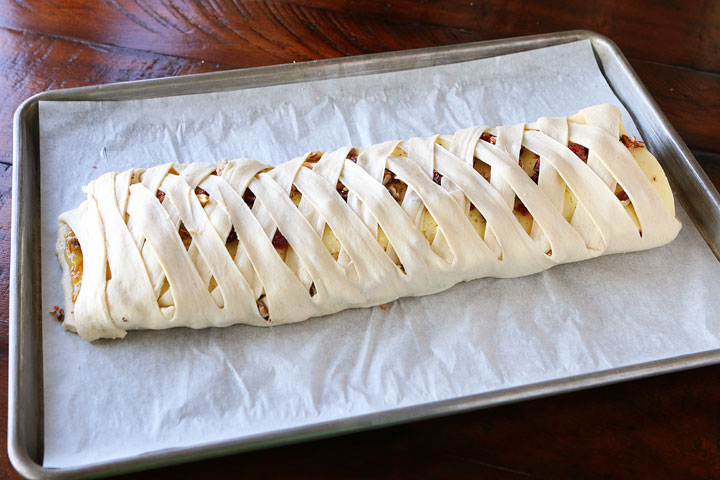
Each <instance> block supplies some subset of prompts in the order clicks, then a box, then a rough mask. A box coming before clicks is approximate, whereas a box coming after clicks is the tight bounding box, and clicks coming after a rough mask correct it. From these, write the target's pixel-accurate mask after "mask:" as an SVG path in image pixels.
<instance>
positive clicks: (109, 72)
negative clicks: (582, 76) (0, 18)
mask: <svg viewBox="0 0 720 480" xmlns="http://www.w3.org/2000/svg"><path fill="white" fill-rule="evenodd" d="M416 40H417V39H416ZM436 40H437V39H431V38H425V39H424V40H422V41H424V42H427V44H423V45H419V46H430V45H435V44H436V43H433V42H435V41H436ZM308 45H310V44H308ZM414 46H418V45H414ZM312 48H316V46H315V45H313V46H312ZM329 53H332V52H328V51H318V52H317V56H322V55H325V54H329ZM355 53H357V52H355ZM631 63H632V64H633V67H634V68H635V69H636V70H637V72H638V74H639V76H640V77H641V78H642V79H643V81H644V82H645V83H646V85H647V86H648V89H649V90H650V92H651V93H652V94H653V96H654V97H655V99H656V100H657V102H658V104H659V105H660V106H661V108H662V109H663V111H664V112H665V113H666V115H667V116H668V118H669V119H670V121H671V122H672V123H673V125H674V126H675V127H676V128H677V129H678V131H679V132H680V135H681V136H682V138H683V139H684V140H685V141H686V142H687V143H688V144H689V145H690V146H692V147H693V148H699V149H703V150H707V151H720V145H719V144H718V142H717V132H718V131H720V117H717V116H709V115H697V114H696V112H698V111H720V95H718V92H720V75H717V74H709V73H704V72H698V71H695V70H691V69H686V68H679V67H672V66H668V65H662V64H656V63H651V62H643V61H637V60H634V61H632V62H631ZM237 66H239V65H232V66H228V65H220V64H211V63H206V62H205V63H203V62H202V61H198V60H191V59H186V58H179V57H171V56H166V55H160V54H153V53H147V52H144V51H138V50H132V49H126V48H118V47H109V46H98V45H88V44H85V43H80V42H74V41H69V40H66V39H60V38H48V37H46V36H44V35H37V34H28V33H25V34H23V33H18V32H14V31H10V30H7V29H1V28H0V69H1V70H4V71H7V72H8V74H7V75H3V76H0V93H2V95H1V96H0V98H2V100H0V163H10V162H11V161H12V149H11V145H12V115H13V112H14V111H15V109H16V108H17V106H18V105H19V104H20V103H21V102H22V101H23V100H24V99H26V98H28V97H30V96H31V95H33V94H35V93H38V92H41V91H45V90H49V89H53V88H66V87H73V86H82V85H94V84H101V83H111V82H116V81H125V80H134V79H141V78H154V77H163V76H175V75H184V74H189V73H201V72H209V71H215V70H222V69H227V68H231V67H237Z"/></svg>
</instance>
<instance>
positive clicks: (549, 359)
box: [40, 41, 720, 467]
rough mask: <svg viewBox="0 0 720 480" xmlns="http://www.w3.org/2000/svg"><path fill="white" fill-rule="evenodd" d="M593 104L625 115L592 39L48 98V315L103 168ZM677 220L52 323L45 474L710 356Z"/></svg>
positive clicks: (698, 268) (259, 154) (46, 323)
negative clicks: (159, 312) (318, 291)
mask: <svg viewBox="0 0 720 480" xmlns="http://www.w3.org/2000/svg"><path fill="white" fill-rule="evenodd" d="M603 102H606V103H613V104H615V105H618V106H621V105H620V102H619V101H618V99H617V98H616V97H615V96H614V95H613V93H612V91H611V90H610V88H609V87H608V85H607V83H606V81H605V80H604V78H603V76H602V74H601V73H600V71H599V69H598V66H597V64H596V61H595V58H594V56H593V53H592V49H591V45H590V43H589V42H588V41H584V42H577V43H573V44H567V45H562V46H557V47H551V48H546V49H543V50H536V51H532V52H527V53H518V54H513V55H508V56H503V57H496V58H490V59H484V60H478V61H473V62H468V63H462V64H454V65H447V66H441V67H433V68H426V69H421V70H414V71H406V72H397V73H388V74H381V75H372V76H363V77H356V78H349V79H348V78H345V79H340V80H326V81H317V82H312V83H306V84H293V85H288V86H274V87H267V88H258V89H252V90H246V91H237V92H229V93H218V94H205V95H194V96H185V97H174V98H162V99H153V100H143V101H128V102H42V103H41V104H40V151H41V175H42V180H41V189H42V202H41V205H42V212H41V214H42V244H43V251H42V292H43V310H44V311H46V312H49V311H50V310H51V309H52V306H53V305H55V304H61V303H62V301H63V300H62V293H61V289H60V286H59V279H60V268H59V267H58V265H57V262H56V259H55V257H54V254H53V245H54V241H55V235H56V224H57V216H58V215H59V214H60V213H61V212H62V211H64V210H66V209H69V208H74V207H75V206H76V205H78V204H79V203H80V202H81V201H82V200H83V198H84V196H83V195H82V193H81V190H80V187H81V186H82V185H84V184H86V183H87V182H88V181H89V180H91V179H92V178H95V177H97V176H98V175H100V174H101V173H103V172H106V171H111V170H123V169H126V168H129V167H131V166H135V167H145V166H151V165H156V164H159V163H163V162H170V161H175V162H190V161H204V162H216V161H217V160H218V159H220V158H222V157H227V158H233V157H242V156H247V157H253V158H256V159H258V160H260V161H263V162H266V163H269V164H277V163H281V162H283V161H285V160H288V159H290V158H292V157H294V156H296V155H298V154H301V153H303V152H305V151H308V150H313V149H335V148H337V147H340V146H342V145H348V144H353V145H369V144H372V143H376V142H380V141H384V140H390V139H407V138H410V137H413V136H428V135H431V134H434V133H452V132H454V131H455V130H457V129H459V128H462V127H467V126H471V125H490V126H494V125H511V124H513V123H517V122H522V121H534V120H535V119H537V118H538V117H540V116H561V115H569V114H573V113H575V112H576V111H578V110H580V109H581V108H583V107H586V106H589V105H593V104H597V103H603ZM623 112H624V117H623V121H624V123H625V126H626V127H627V129H628V130H629V131H630V133H631V134H636V129H635V126H634V125H633V124H632V121H631V119H630V117H629V116H628V114H627V112H625V111H624V109H623ZM651 147H652V146H651ZM653 153H655V154H658V152H653ZM659 153H660V157H661V158H662V152H659ZM678 215H679V217H680V219H681V221H682V222H683V225H684V228H683V230H682V232H681V233H680V235H679V237H678V238H677V240H675V241H674V242H673V243H672V244H670V245H668V246H666V247H663V248H659V249H656V250H652V251H647V252H640V253H633V254H627V255H615V256H610V257H602V258H598V259H595V260H590V261H587V262H582V263H578V264H571V265H563V266H560V267H556V268H554V269H552V270H551V271H547V272H544V273H541V274H537V275H533V276H531V277H526V278H519V279H509V280H497V279H483V280H478V281H474V282H469V283H465V284H462V285H458V286H456V287H454V288H452V289H450V290H449V291H446V292H444V293H441V294H437V295H432V296H428V297H422V298H408V299H402V300H399V301H397V302H394V303H392V304H390V305H388V309H387V310H382V309H380V308H370V309H364V310H352V311H346V312H343V313H340V314H336V315H332V316H329V317H324V318H320V319H313V320H310V321H308V322H304V323H301V324H296V325H289V326H282V327H276V328H271V329H258V328H253V327H247V326H235V327H230V328H225V329H207V330H201V331H192V330H189V329H174V330H169V331H161V332H131V333H130V334H129V335H128V337H127V338H126V339H125V340H121V341H100V342H96V343H94V344H88V343H86V342H84V341H83V340H81V339H80V338H79V337H78V336H76V335H74V334H70V333H67V332H64V331H63V330H62V329H61V328H60V326H59V325H58V324H57V321H56V320H54V319H53V318H52V317H51V316H50V315H46V316H45V318H44V319H43V341H44V353H43V354H44V387H45V392H44V393H45V396H44V401H45V458H44V465H45V466H48V467H69V466H77V465H82V464H86V463H94V462H100V461H106V460H111V459H118V458H123V457H130V456H133V455H137V454H141V453H144V452H150V451H154V450H161V449H166V448H172V447H178V446H189V445H198V444H203V443H207V442H212V441H218V440H225V439H231V438H238V437H243V436H247V435H251V434H255V433H261V432H268V431H272V430H276V429H281V428H287V427H292V426H297V425H303V424H310V423H315V422H321V421H327V420H332V419H337V418H341V417H347V416H353V415H358V414H363V413H369V412H377V411H382V410H386V409H391V408H396V407H400V406H409V405H416V404H421V403H425V402H432V401H436V400H442V399H447V398H453V397H457V396H463V395H469V394H475V393H480V392H487V391H492V390H496V389H500V388H507V387H512V386H517V385H522V384H527V383H531V382H538V381H542V380H549V379H555V378H561V377H566V376H570V375H576V374H582V373H589V372H593V371H597V370H604V369H608V368H614V367H620V366H625V365H630V364H635V363H639V362H645V361H650V360H656V359H661V358H668V357H673V356H676V355H682V354H687V353H693V352H698V351H704V350H708V349H714V348H718V347H720V339H719V338H718V336H717V332H718V331H719V330H718V326H719V323H720V322H719V320H720V319H719V314H718V312H720V300H719V299H720V282H718V280H720V264H719V263H718V262H717V260H716V259H715V257H714V256H713V255H712V253H711V252H710V250H709V249H708V248H707V246H706V245H705V243H704V242H703V240H702V239H701V237H700V235H699V234H698V233H697V231H696V230H695V228H694V227H693V225H692V223H691V222H690V220H689V219H688V217H687V215H685V214H684V212H682V211H679V213H678Z"/></svg>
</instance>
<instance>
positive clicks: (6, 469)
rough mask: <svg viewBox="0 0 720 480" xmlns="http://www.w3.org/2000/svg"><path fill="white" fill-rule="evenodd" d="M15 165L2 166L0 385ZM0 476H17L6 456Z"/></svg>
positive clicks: (2, 414)
mask: <svg viewBox="0 0 720 480" xmlns="http://www.w3.org/2000/svg"><path fill="white" fill-rule="evenodd" d="M11 196H12V167H11V166H9V165H0V384H2V385H7V379H8V368H7V365H8V285H9V278H10V221H11V211H12V204H11V202H12V198H11ZM7 405H8V391H7V388H0V422H2V424H1V425H0V436H2V447H3V448H4V450H5V451H6V452H7V424H8V422H7V414H8V408H7ZM0 478H20V477H19V476H17V474H16V473H15V471H14V470H13V468H12V466H11V465H10V461H9V459H8V457H7V455H2V456H0Z"/></svg>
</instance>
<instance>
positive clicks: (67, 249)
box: [56, 105, 680, 341]
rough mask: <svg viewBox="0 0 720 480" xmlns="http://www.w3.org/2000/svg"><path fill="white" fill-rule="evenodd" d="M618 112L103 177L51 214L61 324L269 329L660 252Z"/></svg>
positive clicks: (656, 205)
mask: <svg viewBox="0 0 720 480" xmlns="http://www.w3.org/2000/svg"><path fill="white" fill-rule="evenodd" d="M620 117H621V115H620V112H619V111H618V109H617V108H615V107H612V106H610V105H598V106H595V107H590V108H587V109H585V110H582V111H581V112H580V113H579V114H577V115H575V116H573V117H570V118H541V119H539V120H538V121H537V122H535V123H531V124H519V125H515V126H512V127H497V128H492V129H489V128H487V127H473V128H467V129H464V130H460V131H458V132H457V133H455V135H452V136H442V135H438V136H435V137H431V138H413V139H411V140H408V141H390V142H384V143H380V144H377V145H372V146H370V147H367V148H364V149H356V148H352V147H343V148H340V149H338V150H336V151H334V152H325V153H322V152H311V153H309V154H306V155H303V156H301V157H298V158H295V159H293V160H290V161H289V162H286V163H284V164H282V165H279V166H276V167H268V166H267V165H263V164H261V163H259V162H257V161H254V160H250V159H238V160H232V161H229V162H228V161H223V162H221V164H220V165H219V166H216V165H210V164H204V163H191V164H165V165H159V166H156V167H153V168H149V169H146V170H143V169H131V170H127V171H125V172H122V173H117V172H112V173H106V174H105V175H102V176H101V177H100V178H98V179H96V180H95V181H93V182H91V183H90V184H89V185H88V186H87V187H85V188H84V191H85V193H86V194H87V200H86V201H85V202H83V203H82V204H81V205H80V206H79V207H78V208H76V209H74V210H71V211H68V212H65V213H63V214H62V215H61V216H60V218H59V228H58V240H57V245H56V253H57V256H58V259H59V261H60V264H61V266H62V269H63V289H64V293H65V304H66V306H68V305H71V304H72V305H73V308H67V309H66V310H68V311H69V312H68V314H67V315H66V317H65V320H64V323H63V325H64V327H65V328H67V329H68V330H71V331H77V333H79V334H80V336H82V337H83V338H84V339H86V340H90V341H91V340H95V339H98V338H102V337H107V338H121V337H124V336H125V334H126V331H127V330H132V329H164V328H170V327H177V326H185V327H191V328H204V327H210V326H227V325H231V324H235V323H245V324H250V325H257V326H268V325H279V324H283V323H291V322H298V321H302V320H305V319H307V318H309V317H313V316H319V315H324V314H328V313H332V312H337V311H339V310H343V309H346V308H351V307H364V306H371V305H378V304H383V303H385V302H389V301H392V300H394V299H397V298H399V297H403V296H413V295H425V294H430V293H434V292H439V291H441V290H444V289H447V288H449V287H450V286H452V285H454V284H456V283H458V282H461V281H467V280H471V279H476V278H480V277H486V276H493V277H517V276H521V275H530V274H533V273H536V272H540V271H542V270H545V269H548V268H550V267H552V266H554V265H557V264H560V263H566V262H574V261H579V260H585V259H589V258H592V257H595V256H598V255H602V254H610V253H617V252H629V251H635V250H641V249H647V248H652V247H656V246H659V245H663V244H665V243H668V242H670V241H671V240H672V239H673V238H675V236H676V235H677V233H678V231H679V230H680V223H679V222H678V221H677V220H676V218H675V208H674V203H673V197H672V193H671V191H670V187H669V184H668V181H667V179H666V177H665V174H664V173H663V171H662V169H661V168H660V166H659V164H658V163H657V161H656V160H655V158H654V157H653V156H652V155H651V154H650V153H648V152H647V150H645V148H644V145H643V144H642V142H636V141H635V140H634V139H629V138H628V137H627V136H626V135H625V131H624V129H623V127H622V124H621V121H620V120H621V118H620Z"/></svg>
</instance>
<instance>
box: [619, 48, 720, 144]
mask: <svg viewBox="0 0 720 480" xmlns="http://www.w3.org/2000/svg"><path fill="white" fill-rule="evenodd" d="M630 63H631V64H632V66H633V68H634V69H635V71H636V72H637V74H638V76H639V77H640V78H641V79H642V81H643V83H644V84H645V86H646V87H647V89H648V90H649V91H650V93H651V95H652V96H653V98H654V99H655V101H656V102H657V103H658V105H659V106H660V108H661V109H662V111H663V112H664V113H665V115H666V116H667V117H668V120H670V123H672V125H673V126H674V127H675V129H676V130H677V131H678V133H679V134H680V137H681V138H682V139H683V140H684V141H685V143H687V144H688V145H689V146H691V147H692V148H697V149H700V150H707V151H710V152H720V142H719V141H718V140H720V133H719V132H720V116H719V115H718V113H720V74H716V73H707V72H700V71H697V70H691V69H689V68H682V67H675V66H670V65H663V64H658V63H652V62H643V61H640V60H631V61H630ZM710 112H715V113H714V114H710Z"/></svg>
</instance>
